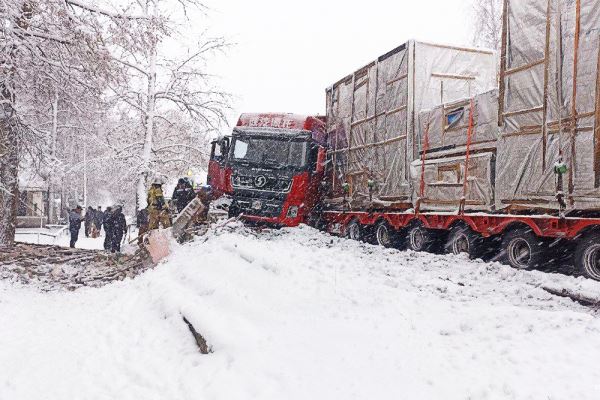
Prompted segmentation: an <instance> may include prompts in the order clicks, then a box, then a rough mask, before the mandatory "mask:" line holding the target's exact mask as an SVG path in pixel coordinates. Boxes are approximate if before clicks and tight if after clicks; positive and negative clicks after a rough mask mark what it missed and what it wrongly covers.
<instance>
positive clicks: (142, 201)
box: [137, 43, 157, 209]
mask: <svg viewBox="0 0 600 400" xmlns="http://www.w3.org/2000/svg"><path fill="white" fill-rule="evenodd" d="M156 52H157V49H156V44H154V43H153V44H152V49H151V50H150V63H149V66H148V89H147V92H146V132H145V138H144V154H143V158H142V163H143V168H142V171H141V173H140V176H139V178H138V185H137V198H138V206H139V208H140V209H142V208H146V206H147V204H146V180H147V179H148V178H149V174H150V171H151V166H152V143H153V136H154V115H155V111H156V57H157V55H156Z"/></svg>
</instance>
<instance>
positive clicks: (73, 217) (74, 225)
mask: <svg viewBox="0 0 600 400" xmlns="http://www.w3.org/2000/svg"><path fill="white" fill-rule="evenodd" d="M81 210H82V208H81V207H80V206H77V207H75V208H74V209H73V210H71V211H70V212H69V232H70V233H71V242H70V244H69V247H71V248H75V243H76V242H77V239H79V229H81V220H82V217H81Z"/></svg>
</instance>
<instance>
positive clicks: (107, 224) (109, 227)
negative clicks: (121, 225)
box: [102, 207, 114, 250]
mask: <svg viewBox="0 0 600 400" xmlns="http://www.w3.org/2000/svg"><path fill="white" fill-rule="evenodd" d="M113 225H114V224H113V214H112V208H111V207H106V211H104V213H102V226H104V235H105V236H104V250H110V249H111V247H112V234H113Z"/></svg>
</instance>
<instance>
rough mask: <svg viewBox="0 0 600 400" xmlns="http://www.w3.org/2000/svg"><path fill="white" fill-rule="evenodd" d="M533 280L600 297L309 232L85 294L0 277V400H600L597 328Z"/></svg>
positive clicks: (204, 243)
mask: <svg viewBox="0 0 600 400" xmlns="http://www.w3.org/2000/svg"><path fill="white" fill-rule="evenodd" d="M545 284H555V285H559V286H561V285H562V286H565V285H569V286H570V287H572V288H577V287H583V286H585V289H586V290H587V291H588V293H600V284H599V283H595V282H588V281H585V280H583V279H576V278H572V277H565V276H560V275H549V274H543V273H536V272H520V271H515V270H512V269H510V268H508V267H504V266H501V265H499V264H485V263H481V262H471V261H468V260H466V259H464V258H460V257H447V256H444V257H442V256H435V255H429V254H419V253H413V252H398V251H396V250H386V249H382V248H378V247H374V246H370V245H366V244H359V243H356V242H351V241H347V240H345V239H339V238H333V237H330V236H327V235H325V234H322V233H319V232H317V231H314V230H312V229H310V228H301V229H295V230H281V231H276V232H272V233H262V234H257V233H253V232H250V231H245V230H243V229H240V230H239V231H237V232H223V231H221V232H213V233H211V234H209V236H208V237H207V238H202V239H198V241H197V242H195V243H191V244H188V245H185V246H182V247H178V248H177V249H176V250H175V252H174V254H173V255H172V256H171V258H170V259H169V260H168V261H166V262H164V263H162V264H161V265H159V266H158V267H157V268H156V269H154V270H152V271H149V272H147V273H146V274H144V275H143V276H141V277H138V278H136V279H134V280H125V281H122V282H117V283H114V284H111V285H108V286H105V287H102V288H99V289H88V288H84V289H80V290H77V291H74V292H64V291H53V292H49V293H43V292H41V291H39V290H37V289H36V288H34V287H31V286H29V287H23V286H19V285H17V284H15V283H9V282H7V281H0V349H1V350H0V376H1V377H2V378H1V379H0V399H19V400H23V399H41V398H43V399H68V398H85V399H107V398H116V399H136V400H137V399H228V400H229V399H249V398H257V399H277V400H280V399H398V398H406V399H441V398H443V399H465V398H478V399H479V398H494V399H504V398H507V399H540V398H556V399H564V398H577V399H597V398H598V393H599V392H600V370H598V368H596V366H597V360H598V359H600V321H599V320H598V319H597V318H596V317H595V315H594V311H593V310H591V309H590V308H586V307H584V306H582V305H579V304H576V303H574V302H572V301H571V300H569V299H565V298H560V297H557V296H552V295H550V294H549V293H547V292H546V291H544V290H543V289H542V288H541V286H543V285H545ZM183 316H185V317H186V318H187V319H188V320H189V321H190V322H191V323H192V324H193V325H194V327H195V329H196V330H197V331H198V332H199V333H201V334H202V335H203V336H204V337H205V338H206V339H207V341H208V344H209V346H210V347H211V349H212V351H213V352H212V353H211V354H208V355H202V354H200V352H199V351H198V348H197V347H196V343H195V342H194V338H193V337H192V335H191V333H190V331H189V329H188V327H187V325H186V324H185V323H184V322H183V321H182V318H183Z"/></svg>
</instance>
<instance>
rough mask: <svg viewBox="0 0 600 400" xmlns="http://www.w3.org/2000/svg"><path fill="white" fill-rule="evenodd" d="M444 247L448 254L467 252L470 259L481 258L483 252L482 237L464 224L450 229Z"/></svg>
mask: <svg viewBox="0 0 600 400" xmlns="http://www.w3.org/2000/svg"><path fill="white" fill-rule="evenodd" d="M444 247H445V248H444V250H445V251H446V253H448V254H457V255H458V254H461V253H467V254H468V255H469V258H471V259H476V258H481V257H482V256H483V255H484V253H485V248H484V238H483V237H482V236H481V235H480V234H478V233H476V232H473V231H472V230H471V228H469V227H468V226H464V225H459V226H455V227H454V228H452V229H450V233H449V234H448V240H447V241H446V245H445V246H444Z"/></svg>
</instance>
